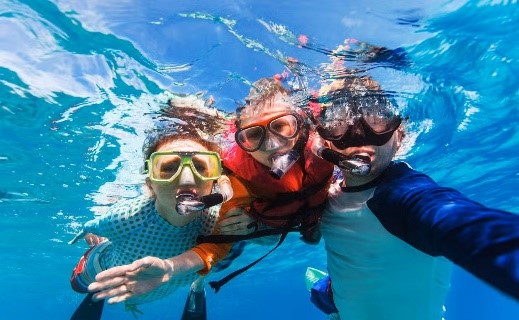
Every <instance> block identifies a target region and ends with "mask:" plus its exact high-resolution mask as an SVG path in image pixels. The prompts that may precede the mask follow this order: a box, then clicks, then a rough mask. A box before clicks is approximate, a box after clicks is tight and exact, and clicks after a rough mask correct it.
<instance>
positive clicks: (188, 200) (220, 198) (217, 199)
mask: <svg viewBox="0 0 519 320" xmlns="http://www.w3.org/2000/svg"><path fill="white" fill-rule="evenodd" d="M218 188H219V189H220V193H211V194H208V195H206V196H202V197H197V196H195V195H194V194H192V193H181V194H179V195H178V196H177V198H176V199H177V205H176V209H177V213H178V214H180V215H183V216H184V215H188V214H190V213H193V212H196V211H201V210H204V209H207V208H209V207H212V206H216V205H217V204H220V203H222V202H225V201H228V200H229V199H231V198H232V196H233V190H232V186H231V181H230V180H229V178H228V177H227V176H226V175H222V176H221V177H220V178H219V179H218Z"/></svg>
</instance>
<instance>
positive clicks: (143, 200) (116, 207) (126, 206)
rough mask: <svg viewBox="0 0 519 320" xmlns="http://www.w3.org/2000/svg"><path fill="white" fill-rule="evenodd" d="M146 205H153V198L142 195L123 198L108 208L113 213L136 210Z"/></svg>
mask: <svg viewBox="0 0 519 320" xmlns="http://www.w3.org/2000/svg"><path fill="white" fill-rule="evenodd" d="M146 207H153V199H152V198H150V197H149V196H147V195H140V196H138V197H135V198H130V199H123V200H120V201H118V202H117V203H115V204H113V205H112V206H111V207H110V209H109V210H108V211H109V212H111V213H114V212H123V211H130V210H131V211H135V210H140V209H143V208H146Z"/></svg>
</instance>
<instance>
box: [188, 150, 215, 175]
mask: <svg viewBox="0 0 519 320" xmlns="http://www.w3.org/2000/svg"><path fill="white" fill-rule="evenodd" d="M191 162H192V163H193V167H194V168H195V170H196V172H197V173H198V174H199V175H200V176H201V177H203V178H207V179H217V178H218V177H220V161H219V158H218V157H217V156H216V155H214V154H194V155H193V156H191Z"/></svg>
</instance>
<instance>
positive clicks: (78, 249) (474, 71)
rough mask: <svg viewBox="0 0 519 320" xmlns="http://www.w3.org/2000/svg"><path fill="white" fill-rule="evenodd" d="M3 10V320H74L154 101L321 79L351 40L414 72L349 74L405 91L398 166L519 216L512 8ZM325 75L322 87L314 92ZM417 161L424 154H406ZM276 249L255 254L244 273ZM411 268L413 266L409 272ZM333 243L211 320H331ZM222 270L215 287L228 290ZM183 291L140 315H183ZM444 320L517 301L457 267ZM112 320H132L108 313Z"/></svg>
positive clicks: (238, 290)
mask: <svg viewBox="0 0 519 320" xmlns="http://www.w3.org/2000/svg"><path fill="white" fill-rule="evenodd" d="M299 2H300V3H299V4H297V5H295V4H293V3H296V2H295V1H294V2H292V1H270V0H265V1H252V0H249V1H247V0H243V1H230V0H226V1H166V0H160V1H145V0H140V1H139V0H128V1H110V0H108V1H107V0H104V1H98V0H89V1H73V0H66V1H65V0H56V1H44V0H34V1H29V0H27V1H9V0H0V99H1V100H0V101H1V103H0V145H2V149H0V173H1V175H2V176H3V179H1V182H0V215H1V219H0V228H1V229H0V230H1V231H2V238H1V239H2V240H1V242H0V246H1V247H0V248H1V249H2V250H1V253H0V261H1V264H0V271H1V272H0V283H1V284H2V289H1V290H0V301H1V303H2V310H1V312H0V314H1V315H2V316H1V317H2V319H68V318H69V316H70V315H71V314H72V312H73V310H74V309H75V307H76V306H77V305H78V304H79V302H80V301H81V299H82V297H81V295H79V294H76V293H74V292H72V290H71V289H70V286H69V283H68V278H69V276H70V273H71V269H72V268H73V267H74V265H75V263H76V262H77V259H78V258H79V256H80V255H81V254H82V253H83V251H84V249H85V245H84V244H82V243H80V244H77V245H74V246H70V245H67V243H66V242H67V241H68V240H70V239H71V237H72V236H73V234H74V233H75V232H76V231H77V230H78V228H79V223H82V222H85V221H86V220H88V219H90V218H91V217H92V216H93V215H95V214H99V213H102V212H103V209H104V208H106V206H107V205H109V204H110V203H113V202H114V201H116V200H118V199H121V198H127V197H133V196H135V195H137V194H138V193H139V192H140V183H141V182H142V180H141V179H142V177H141V176H140V175H139V174H138V169H139V166H140V145H141V143H142V138H143V131H144V129H145V128H146V127H147V126H148V125H149V119H148V118H147V117H146V116H145V114H147V113H149V112H153V111H154V110H156V109H157V104H156V102H157V97H159V96H160V94H161V93H162V92H163V90H165V89H168V90H172V91H175V92H195V91H204V92H207V93H208V94H212V95H213V96H214V97H215V99H216V101H217V105H218V106H219V107H220V108H222V109H224V110H227V111H232V110H233V109H234V106H235V100H239V99H241V98H243V97H244V96H245V94H246V92H247V91H248V88H249V87H248V83H249V82H252V81H254V80H256V79H258V78H260V77H264V76H271V75H273V74H275V73H279V72H281V71H283V70H284V65H283V64H282V62H281V61H282V60H283V58H286V57H288V56H291V57H296V58H297V59H298V60H299V61H300V62H301V63H303V64H304V65H305V66H307V69H305V70H304V71H305V72H307V73H308V75H309V79H316V75H315V74H313V76H312V73H313V70H314V69H315V68H317V67H318V66H319V65H320V64H322V63H325V62H328V61H329V58H328V57H327V56H326V55H325V54H323V53H320V52H317V51H314V50H309V49H304V48H300V47H298V46H297V41H295V39H296V38H297V36H298V35H300V34H305V35H307V36H308V38H309V39H310V42H311V43H312V44H313V45H314V47H315V48H321V49H322V48H328V49H333V48H335V47H336V46H337V45H338V44H340V43H342V42H343V40H344V39H345V38H356V39H359V40H361V41H365V42H368V43H371V44H375V45H378V46H385V47H387V48H390V49H396V48H402V49H404V50H405V51H406V52H407V60H406V63H398V62H394V61H393V62H391V61H389V62H384V63H377V64H364V65H363V63H362V62H359V61H357V60H355V59H352V61H350V63H352V64H356V66H357V67H359V66H360V67H361V68H362V67H363V68H364V69H367V70H369V73H370V74H371V75H373V76H374V77H375V78H376V79H378V80H379V81H380V82H381V83H382V85H383V86H384V87H385V88H386V89H388V90H391V91H394V92H395V95H396V96H397V97H398V101H399V104H400V105H401V106H402V108H403V110H404V111H405V113H406V114H407V115H408V116H409V117H410V119H411V123H410V126H409V128H408V129H409V135H408V136H409V139H408V147H409V148H408V150H407V152H406V153H405V154H404V155H402V157H403V158H404V159H405V160H406V161H407V162H409V163H410V164H411V165H412V166H414V167H415V168H417V169H419V170H423V171H425V172H427V173H428V174H430V175H431V176H432V177H433V178H434V179H436V180H437V181H438V182H440V183H441V184H443V185H446V186H450V187H454V188H457V189H459V190H461V191H462V192H463V193H465V194H466V195H468V196H469V197H471V198H473V199H475V200H477V201H479V202H481V203H483V204H485V205H488V206H492V207H496V208H500V209H504V210H509V211H513V212H516V213H519V196H518V194H517V190H518V188H519V169H518V168H519V165H518V163H519V151H518V150H519V132H518V130H519V129H518V128H519V127H518V126H517V123H518V122H519V112H518V111H519V108H518V105H519V104H518V100H519V91H518V88H519V78H518V77H517V74H518V71H519V68H518V67H517V65H518V62H519V32H518V28H517V26H518V25H519V6H518V4H517V1H506V0H503V1H490V0H489V1H438V0H427V1H421V3H419V2H418V1H403V0H400V1H398V0H394V1H392V2H391V3H386V1H375V0H369V1H362V2H360V1H349V2H348V3H344V1H331V0H327V1H326V0H325V1H319V2H318V1H299ZM312 77H313V78H312ZM411 147H412V148H411ZM264 252H265V248H261V247H260V248H255V247H251V248H250V250H248V251H247V253H246V254H245V255H244V256H242V257H240V258H239V259H238V260H237V261H236V264H235V266H241V265H245V264H246V263H247V262H250V261H251V260H253V259H254V258H255V257H258V256H259V255H261V254H262V253H264ZM410 263H411V262H410ZM307 266H314V267H317V268H322V269H324V268H325V253H324V248H323V245H322V243H321V244H320V245H318V246H308V245H304V244H302V243H301V242H299V241H298V240H297V237H296V236H293V237H290V238H289V239H288V241H287V242H286V243H285V244H284V245H283V246H282V247H281V248H280V249H278V250H277V251H276V252H274V253H273V254H272V255H271V256H269V257H268V258H267V259H265V260H264V261H263V262H261V263H260V264H259V265H257V266H256V267H254V268H253V269H252V270H250V271H248V272H247V273H245V274H243V275H241V276H240V277H238V278H236V279H235V280H233V281H232V282H230V283H229V284H227V285H226V286H225V287H224V288H223V289H222V290H221V292H219V293H218V294H214V293H212V292H209V293H208V309H209V313H210V316H209V317H210V319H212V320H217V319H325V317H324V315H323V314H321V313H320V312H319V311H318V310H317V309H315V308H314V307H313V306H312V305H311V304H310V302H309V300H308V293H307V292H306V288H305V284H304V279H303V276H304V272H305V270H306V267H307ZM224 274H226V273H220V274H216V275H214V277H215V278H220V277H221V276H222V275H224ZM184 298H185V291H182V290H180V291H179V292H178V294H175V295H173V296H171V297H169V298H168V299H164V300H162V301H159V302H157V303H154V304H149V305H146V306H145V307H143V311H144V312H145V315H144V316H142V317H140V319H177V318H178V317H179V313H180V311H181V308H182V307H183V304H184ZM446 308H447V313H446V319H448V320H465V319H475V320H479V319H518V318H519V303H518V302H516V301H513V300H511V299H509V298H507V297H506V296H504V295H502V294H501V293H499V292H497V291H496V290H494V289H493V288H491V287H489V286H487V285H486V284H484V283H482V282H480V281H479V280H477V279H475V278H474V277H472V276H471V275H469V274H467V273H465V272H464V271H462V270H459V269H456V270H455V273H454V277H453V280H452V289H451V291H450V294H449V296H448V300H447V303H446ZM104 319H132V317H131V316H130V315H129V314H128V313H125V312H124V311H123V310H122V307H121V306H109V307H107V308H106V310H105V314H104Z"/></svg>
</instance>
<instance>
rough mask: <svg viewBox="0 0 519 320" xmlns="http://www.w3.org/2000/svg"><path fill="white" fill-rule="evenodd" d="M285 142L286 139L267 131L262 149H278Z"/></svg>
mask: <svg viewBox="0 0 519 320" xmlns="http://www.w3.org/2000/svg"><path fill="white" fill-rule="evenodd" d="M285 144H286V141H283V139H282V138H280V137H278V136H276V135H273V134H270V133H267V136H266V137H265V142H263V148H262V149H263V150H264V151H270V150H274V149H278V148H281V147H283V146H284V145H285Z"/></svg>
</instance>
